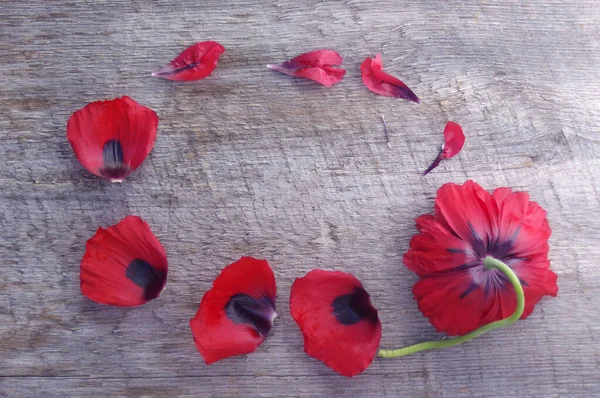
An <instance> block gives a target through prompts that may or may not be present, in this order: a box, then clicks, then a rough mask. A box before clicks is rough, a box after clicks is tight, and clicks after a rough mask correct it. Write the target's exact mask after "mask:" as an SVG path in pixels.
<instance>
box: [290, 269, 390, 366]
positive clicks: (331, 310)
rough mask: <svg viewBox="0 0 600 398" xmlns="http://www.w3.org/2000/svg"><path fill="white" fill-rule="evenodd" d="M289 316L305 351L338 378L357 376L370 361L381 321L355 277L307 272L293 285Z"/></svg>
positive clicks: (339, 273)
mask: <svg viewBox="0 0 600 398" xmlns="http://www.w3.org/2000/svg"><path fill="white" fill-rule="evenodd" d="M290 312H291V313H292V317H293V318H294V320H295V321H296V323H297V324H298V326H300V330H301V331H302V334H303V336H304V351H305V352H306V353H307V354H308V355H310V356H311V357H313V358H316V359H318V360H320V361H322V362H324V363H325V365H327V366H328V367H330V368H331V369H333V370H335V371H336V372H338V373H339V374H341V375H343V376H348V377H352V376H355V375H357V374H360V373H362V372H363V371H364V370H365V369H366V368H367V367H368V366H369V365H370V364H371V362H373V358H374V357H375V354H376V353H377V348H378V347H379V342H380V340H381V323H380V322H379V317H378V315H377V310H376V309H375V308H374V307H373V306H372V304H371V300H370V298H369V294H368V293H367V292H366V291H365V289H364V288H363V286H362V284H361V283H360V281H359V280H358V279H356V278H355V277H354V276H352V275H350V274H346V273H344V272H339V271H323V270H319V269H317V270H313V271H310V272H309V273H308V274H306V275H305V276H304V277H303V278H298V279H296V280H295V281H294V284H293V285H292V292H291V295H290Z"/></svg>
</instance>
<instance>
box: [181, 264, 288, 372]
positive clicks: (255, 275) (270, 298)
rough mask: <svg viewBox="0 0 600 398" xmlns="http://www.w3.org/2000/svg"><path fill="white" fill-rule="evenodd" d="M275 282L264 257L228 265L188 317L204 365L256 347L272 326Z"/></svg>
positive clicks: (246, 352)
mask: <svg viewBox="0 0 600 398" xmlns="http://www.w3.org/2000/svg"><path fill="white" fill-rule="evenodd" d="M275 295H276V285H275V276H274V275H273V270H272V269H271V267H270V266H269V263H268V262H267V261H266V260H257V259H255V258H252V257H242V258H241V259H240V260H239V261H237V262H235V263H233V264H230V265H228V266H227V267H225V268H224V269H223V271H221V273H220V274H219V276H218V277H217V278H216V279H215V280H214V282H213V286H212V288H211V289H210V290H209V291H208V292H206V294H205V295H204V297H202V301H201V302H200V308H199V309H198V312H197V313H196V316H194V318H192V319H191V320H190V327H191V329H192V334H193V336H194V343H195V344H196V348H198V351H199V352H200V354H201V355H202V357H203V358H204V361H205V362H206V363H207V364H211V363H213V362H216V361H219V360H221V359H224V358H227V357H231V356H234V355H243V354H249V353H251V352H253V351H254V350H256V348H257V347H258V346H259V345H261V344H262V342H263V341H264V340H265V338H266V337H267V334H268V333H269V331H270V330H271V327H272V326H273V320H274V319H275V317H276V316H277V314H276V313H275Z"/></svg>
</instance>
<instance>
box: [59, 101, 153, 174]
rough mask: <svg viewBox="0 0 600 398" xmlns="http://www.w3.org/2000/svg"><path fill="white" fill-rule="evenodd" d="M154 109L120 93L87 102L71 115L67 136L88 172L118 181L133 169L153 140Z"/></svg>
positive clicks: (141, 159)
mask: <svg viewBox="0 0 600 398" xmlns="http://www.w3.org/2000/svg"><path fill="white" fill-rule="evenodd" d="M157 127H158V117H157V116H156V113H155V112H154V111H153V110H152V109H149V108H146V107H145V106H142V105H140V104H138V103H137V102H135V101H134V100H132V99H131V98H129V97H127V96H124V97H122V98H116V99H114V100H109V101H96V102H92V103H89V104H87V105H86V106H85V107H83V108H82V109H80V110H78V111H76V112H75V113H73V114H72V115H71V117H70V118H69V121H68V123H67V138H68V140H69V142H70V143H71V147H72V148H73V151H74V152H75V155H76V156H77V159H78V160H79V162H80V163H81V164H82V165H83V167H85V168H86V169H87V170H88V171H90V172H91V173H94V174H95V175H97V176H100V177H103V178H106V179H107V180H110V181H113V182H121V181H123V179H124V178H126V177H127V176H128V175H129V174H131V173H132V172H133V171H134V170H135V169H137V168H138V167H139V166H140V165H141V164H142V162H143V161H144V160H145V159H146V156H148V154H149V153H150V151H151V150H152V147H153V146H154V141H155V140H156V129H157Z"/></svg>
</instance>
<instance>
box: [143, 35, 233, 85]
mask: <svg viewBox="0 0 600 398" xmlns="http://www.w3.org/2000/svg"><path fill="white" fill-rule="evenodd" d="M224 52H225V47H223V46H222V45H220V44H219V43H217V42H214V41H203V42H201V43H196V44H194V45H192V46H190V47H188V48H186V49H185V50H183V52H182V53H181V54H179V55H178V56H177V58H175V59H174V60H173V61H171V63H170V64H169V65H167V66H164V67H162V68H160V69H158V70H156V71H154V72H153V73H152V76H154V77H159V78H161V79H168V80H185V81H189V80H201V79H204V78H205V77H207V76H209V75H210V74H211V73H212V71H213V70H215V68H216V67H217V62H218V61H219V57H220V56H221V54H223V53H224Z"/></svg>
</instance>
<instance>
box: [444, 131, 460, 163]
mask: <svg viewBox="0 0 600 398" xmlns="http://www.w3.org/2000/svg"><path fill="white" fill-rule="evenodd" d="M463 145H465V135H464V134H463V131H462V128H461V127H460V125H459V124H458V123H454V122H448V123H446V128H445V129H444V155H443V156H444V158H445V159H450V158H451V157H453V156H455V155H456V154H457V153H459V152H460V150H461V149H462V147H463Z"/></svg>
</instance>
